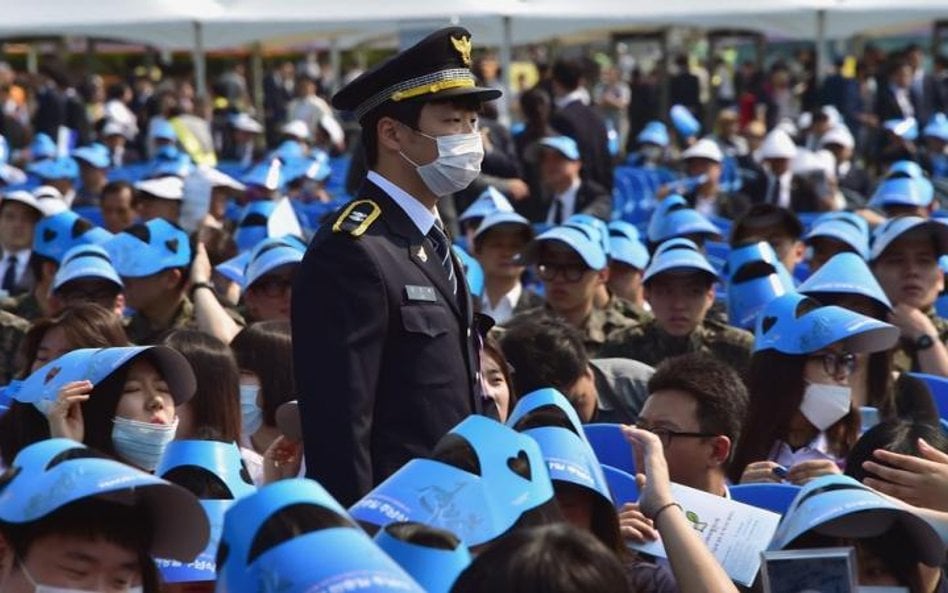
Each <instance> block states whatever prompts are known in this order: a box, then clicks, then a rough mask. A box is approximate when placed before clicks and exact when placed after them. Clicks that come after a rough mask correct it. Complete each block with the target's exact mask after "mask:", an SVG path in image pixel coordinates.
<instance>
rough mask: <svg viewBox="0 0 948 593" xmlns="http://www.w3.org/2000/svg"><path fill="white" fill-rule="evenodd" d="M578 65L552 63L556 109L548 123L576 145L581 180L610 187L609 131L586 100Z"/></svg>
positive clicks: (571, 62) (565, 62)
mask: <svg viewBox="0 0 948 593" xmlns="http://www.w3.org/2000/svg"><path fill="white" fill-rule="evenodd" d="M582 78H583V69H582V66H581V65H580V64H579V63H578V62H576V61H573V60H557V61H556V63H555V64H553V93H554V95H555V96H556V98H555V103H556V111H555V112H554V113H553V117H552V118H551V119H550V126H551V127H552V128H553V129H554V130H556V131H557V132H559V133H560V134H563V135H564V136H569V137H570V138H572V139H573V140H575V141H576V144H577V145H579V154H580V156H581V157H582V161H583V171H582V173H583V179H588V180H591V181H595V182H596V183H598V184H599V185H601V186H602V187H605V188H606V189H609V190H611V189H612V157H611V156H610V155H609V133H608V131H607V130H606V124H605V122H604V121H603V119H602V117H600V115H599V114H598V113H596V112H595V111H594V110H593V109H592V108H591V107H590V106H589V105H587V104H586V103H587V101H588V98H589V94H588V93H587V92H586V89H585V88H583V87H582V86H581V85H580V83H581V81H582Z"/></svg>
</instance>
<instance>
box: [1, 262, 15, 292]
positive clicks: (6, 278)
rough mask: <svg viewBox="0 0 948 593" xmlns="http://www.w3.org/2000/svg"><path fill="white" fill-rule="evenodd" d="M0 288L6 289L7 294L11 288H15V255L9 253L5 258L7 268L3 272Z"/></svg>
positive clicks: (11, 290)
mask: <svg viewBox="0 0 948 593" xmlns="http://www.w3.org/2000/svg"><path fill="white" fill-rule="evenodd" d="M0 288H3V290H5V291H7V294H11V293H12V292H13V289H14V288H16V256H15V255H11V256H10V257H8V258H7V269H6V271H5V272H4V273H3V284H2V285H0Z"/></svg>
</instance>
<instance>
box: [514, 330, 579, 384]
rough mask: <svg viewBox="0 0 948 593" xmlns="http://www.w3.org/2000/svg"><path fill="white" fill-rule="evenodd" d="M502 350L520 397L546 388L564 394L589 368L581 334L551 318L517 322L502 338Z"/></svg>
mask: <svg viewBox="0 0 948 593" xmlns="http://www.w3.org/2000/svg"><path fill="white" fill-rule="evenodd" d="M500 349H501V350H502V351H503V353H504V356H505V357H506V358H507V362H508V363H509V364H510V366H511V367H513V383H514V388H515V390H516V392H517V393H520V394H526V393H531V392H533V391H536V390H537V389H543V388H546V387H553V388H556V389H559V390H560V391H562V392H564V393H565V392H566V391H568V389H569V387H571V386H572V385H573V384H574V383H576V381H578V380H579V378H580V377H582V375H583V373H585V372H586V369H587V368H588V366H589V356H588V354H587V353H586V347H585V346H584V345H583V338H582V336H581V335H580V334H579V332H578V331H577V330H576V329H575V328H573V327H571V326H569V325H567V324H566V323H565V322H563V321H560V320H558V319H555V318H552V317H549V318H542V319H536V318H529V319H520V320H516V319H515V320H514V321H513V322H512V323H511V324H510V325H509V326H508V329H507V331H505V332H504V333H503V335H502V336H501V338H500Z"/></svg>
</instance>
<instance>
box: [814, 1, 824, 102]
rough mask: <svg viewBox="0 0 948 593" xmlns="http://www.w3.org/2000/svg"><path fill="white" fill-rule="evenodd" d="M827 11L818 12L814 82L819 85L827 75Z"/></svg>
mask: <svg viewBox="0 0 948 593" xmlns="http://www.w3.org/2000/svg"><path fill="white" fill-rule="evenodd" d="M826 57H827V56H826V10H825V9H820V10H817V11H816V63H815V64H814V65H813V66H814V69H815V71H814V72H813V76H814V80H816V82H817V84H819V83H820V82H822V81H823V76H824V75H825V74H826V64H827V59H826Z"/></svg>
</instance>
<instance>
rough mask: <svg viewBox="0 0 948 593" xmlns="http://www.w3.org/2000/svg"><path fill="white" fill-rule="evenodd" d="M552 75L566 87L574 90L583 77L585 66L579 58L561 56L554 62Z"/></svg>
mask: <svg viewBox="0 0 948 593" xmlns="http://www.w3.org/2000/svg"><path fill="white" fill-rule="evenodd" d="M552 76H553V80H554V81H556V82H557V83H558V84H559V85H560V86H562V87H563V88H564V89H566V90H567V91H574V90H576V89H577V88H579V81H580V80H582V78H583V66H582V64H581V63H580V62H579V61H578V60H569V59H565V58H560V59H558V60H556V62H554V63H553V71H552Z"/></svg>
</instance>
